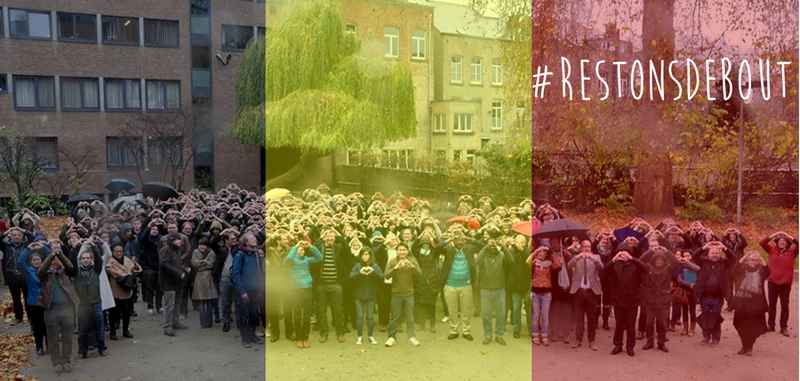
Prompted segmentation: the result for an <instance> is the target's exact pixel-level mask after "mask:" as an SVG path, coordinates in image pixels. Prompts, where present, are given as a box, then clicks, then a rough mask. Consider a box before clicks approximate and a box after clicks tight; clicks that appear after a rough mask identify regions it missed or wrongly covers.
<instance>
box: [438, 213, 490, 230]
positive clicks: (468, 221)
mask: <svg viewBox="0 0 800 381" xmlns="http://www.w3.org/2000/svg"><path fill="white" fill-rule="evenodd" d="M455 223H459V224H461V225H468V226H469V227H471V228H474V229H480V227H481V223H480V222H478V220H476V219H474V218H469V217H467V216H457V217H453V218H451V219H449V220H447V222H445V224H446V225H452V224H455Z"/></svg>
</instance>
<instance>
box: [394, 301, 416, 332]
mask: <svg viewBox="0 0 800 381" xmlns="http://www.w3.org/2000/svg"><path fill="white" fill-rule="evenodd" d="M404 312H405V316H406V329H407V330H408V338H409V339H410V338H412V337H416V332H414V328H415V327H414V324H415V323H414V295H410V296H399V295H392V318H391V320H390V321H389V337H396V336H397V324H398V323H399V322H400V315H401V314H403V313H404Z"/></svg>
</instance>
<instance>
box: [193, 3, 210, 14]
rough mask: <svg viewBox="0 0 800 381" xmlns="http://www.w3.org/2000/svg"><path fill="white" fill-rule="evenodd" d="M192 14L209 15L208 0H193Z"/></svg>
mask: <svg viewBox="0 0 800 381" xmlns="http://www.w3.org/2000/svg"><path fill="white" fill-rule="evenodd" d="M191 12H192V14H193V15H207V14H208V0H192V8H191Z"/></svg>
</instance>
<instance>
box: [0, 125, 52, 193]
mask: <svg viewBox="0 0 800 381" xmlns="http://www.w3.org/2000/svg"><path fill="white" fill-rule="evenodd" d="M33 157H34V156H33V154H32V152H31V150H30V146H29V145H28V142H27V139H26V138H25V137H23V136H20V135H19V133H18V132H17V130H16V129H14V128H12V127H5V126H2V127H0V174H2V176H0V178H2V179H3V180H2V182H3V185H4V186H5V185H6V184H8V183H11V185H12V187H13V193H14V195H15V197H16V202H17V203H18V204H19V207H21V208H24V207H27V205H26V202H27V201H28V197H29V196H30V195H32V194H33V193H34V185H35V183H36V179H37V178H38V177H39V175H40V174H41V173H42V168H41V167H40V166H39V165H38V164H37V163H36V161H35V160H34V159H33Z"/></svg>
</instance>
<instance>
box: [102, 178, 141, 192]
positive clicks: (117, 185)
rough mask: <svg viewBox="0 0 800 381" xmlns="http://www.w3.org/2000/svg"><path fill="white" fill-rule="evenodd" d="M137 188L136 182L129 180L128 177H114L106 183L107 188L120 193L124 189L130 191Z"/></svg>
mask: <svg viewBox="0 0 800 381" xmlns="http://www.w3.org/2000/svg"><path fill="white" fill-rule="evenodd" d="M133 188H136V184H134V183H132V182H130V181H128V180H127V179H112V180H111V181H109V182H108V184H106V189H108V190H109V191H110V192H111V193H119V192H122V191H126V192H127V191H129V190H131V189H133Z"/></svg>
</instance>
